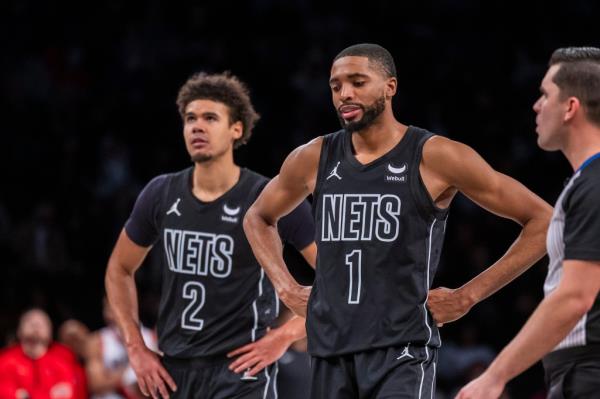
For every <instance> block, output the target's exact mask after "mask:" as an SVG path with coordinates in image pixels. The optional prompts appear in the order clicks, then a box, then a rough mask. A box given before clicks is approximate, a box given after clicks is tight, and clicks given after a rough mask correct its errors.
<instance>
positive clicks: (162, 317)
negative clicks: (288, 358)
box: [106, 73, 316, 399]
mask: <svg viewBox="0 0 600 399" xmlns="http://www.w3.org/2000/svg"><path fill="white" fill-rule="evenodd" d="M177 104H178V107H179V112H180V114H181V117H182V119H183V135H184V140H185V144H186V148H187V151H188V153H189V154H190V157H191V159H192V161H193V163H194V166H193V167H190V168H188V169H185V170H183V171H181V172H178V173H172V174H167V175H161V176H158V177H157V178H155V179H154V180H152V181H151V182H150V183H149V184H148V185H147V186H146V188H145V189H144V190H143V191H142V193H141V194H140V196H139V198H138V200H137V202H136V205H135V207H134V209H133V212H132V214H131V217H130V218H129V220H128V221H127V223H126V224H125V228H124V229H123V231H122V232H121V235H120V237H119V239H118V241H117V243H116V246H115V249H114V251H113V254H112V255H111V257H110V260H109V262H108V270H107V273H106V290H107V293H108V298H109V301H110V303H111V306H112V308H113V310H114V312H115V316H116V320H117V323H118V325H119V327H120V329H121V331H122V332H123V339H124V341H125V344H126V346H127V351H128V355H129V360H130V364H131V366H132V368H133V369H134V371H135V372H136V375H137V378H138V384H139V386H140V389H141V391H142V393H144V394H145V395H152V397H153V398H158V397H159V396H162V397H163V398H168V397H169V396H170V394H169V392H168V389H167V386H166V384H167V385H168V387H169V388H170V390H171V391H172V392H174V394H173V397H177V398H185V399H189V398H202V399H205V398H212V399H220V398H232V397H236V398H273V397H275V395H276V392H275V389H276V384H275V381H276V375H277V363H275V361H276V360H277V359H278V358H279V357H280V356H281V355H282V354H283V353H284V352H285V350H286V349H287V348H288V346H289V345H290V344H291V343H292V342H293V341H295V340H297V339H300V338H302V337H304V336H305V334H306V332H305V329H304V319H301V318H297V317H296V318H294V319H292V320H290V321H289V322H288V323H286V324H285V325H283V326H282V327H280V328H277V329H269V326H270V325H271V322H272V321H273V320H275V318H276V316H277V314H278V300H277V297H276V294H275V291H274V289H273V287H272V285H271V283H270V282H269V280H268V279H267V278H266V277H265V275H264V272H263V270H262V269H261V268H260V265H259V264H258V262H257V261H256V259H255V258H254V256H253V254H252V251H251V248H250V245H249V244H248V242H247V241H246V237H245V235H244V232H243V230H242V219H243V217H244V214H245V213H246V210H247V209H248V208H249V207H250V205H251V204H252V202H254V200H255V199H256V197H257V196H258V194H259V193H260V191H261V190H262V188H263V187H264V186H265V184H266V183H267V179H266V178H265V177H263V176H261V175H258V174H257V173H254V172H252V171H250V170H248V169H244V168H240V167H239V166H237V165H236V164H235V163H234V161H233V149H234V148H236V147H238V146H240V145H242V144H244V143H246V142H247V141H248V139H249V138H250V134H251V131H252V128H253V126H254V124H255V122H256V121H257V119H258V115H257V114H256V112H255V111H254V108H253V106H252V103H251V101H250V97H249V93H248V90H247V89H246V87H245V85H244V84H243V83H242V82H240V81H239V80H238V79H237V78H236V77H234V76H231V75H229V74H216V75H208V74H205V73H200V74H197V75H195V76H193V77H192V78H190V79H189V80H188V81H187V82H186V83H185V84H184V85H183V87H182V88H181V89H180V91H179V95H178V98H177ZM278 227H279V231H280V233H281V236H282V238H283V239H284V240H286V241H288V242H290V243H291V244H293V245H294V246H295V247H296V248H297V249H298V250H300V251H301V252H302V254H303V255H304V257H305V259H306V260H307V261H308V262H309V263H311V264H313V265H314V263H315V258H316V246H315V244H314V242H313V241H314V224H313V222H312V215H311V214H310V206H309V205H308V203H306V202H305V203H303V204H301V205H300V206H299V207H297V208H296V209H295V210H294V211H293V212H292V213H291V214H290V215H289V216H288V217H287V218H284V219H282V220H281V222H280V223H279V226H278ZM156 243H158V247H159V248H161V249H162V251H163V252H164V254H163V256H164V258H163V259H164V261H163V265H162V279H163V280H162V295H161V299H160V305H159V315H158V323H157V330H158V331H157V332H158V339H159V349H160V350H161V351H162V352H164V357H163V358H162V359H159V358H158V357H157V356H156V355H155V354H154V353H153V352H151V351H150V350H149V349H148V348H146V346H145V345H144V342H143V340H142V337H141V335H140V329H139V321H138V313H137V308H138V306H137V298H136V287H135V281H134V278H133V275H134V272H135V270H136V269H137V268H138V267H139V266H140V264H141V263H142V260H143V259H144V258H145V257H146V254H147V253H148V251H149V250H150V248H151V247H152V246H153V245H155V244H156ZM227 355H229V356H230V357H229V358H228V357H227ZM233 356H237V358H236V359H235V360H232V358H231V357H233ZM241 372H245V374H244V375H243V376H242V378H240V377H241V375H238V374H236V373H241ZM259 372H260V373H259Z"/></svg>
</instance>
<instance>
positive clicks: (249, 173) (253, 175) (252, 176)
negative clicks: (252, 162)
mask: <svg viewBox="0 0 600 399" xmlns="http://www.w3.org/2000/svg"><path fill="white" fill-rule="evenodd" d="M242 174H243V175H244V179H245V180H247V181H248V182H249V183H251V184H260V183H265V184H266V183H267V182H268V181H269V180H271V179H269V178H268V177H267V176H265V175H263V174H260V173H258V172H256V171H254V170H252V169H248V168H242Z"/></svg>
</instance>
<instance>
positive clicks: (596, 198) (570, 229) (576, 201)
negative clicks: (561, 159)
mask: <svg viewBox="0 0 600 399" xmlns="http://www.w3.org/2000/svg"><path fill="white" fill-rule="evenodd" d="M599 183H600V159H596V160H594V161H592V162H591V163H590V164H589V165H588V166H587V167H586V168H584V169H583V170H582V171H581V174H580V176H579V177H577V179H576V180H575V182H574V183H573V186H572V187H571V189H570V190H569V193H568V194H567V195H566V196H565V198H564V200H563V209H564V211H565V230H564V241H565V260H569V259H577V260H592V261H600V184H599Z"/></svg>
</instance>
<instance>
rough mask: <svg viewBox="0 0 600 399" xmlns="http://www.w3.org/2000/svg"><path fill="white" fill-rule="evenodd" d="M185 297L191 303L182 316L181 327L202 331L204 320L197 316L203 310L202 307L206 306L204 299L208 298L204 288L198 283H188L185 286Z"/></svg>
mask: <svg viewBox="0 0 600 399" xmlns="http://www.w3.org/2000/svg"><path fill="white" fill-rule="evenodd" d="M183 297H184V298H185V299H191V302H190V303H189V304H188V305H187V306H186V308H185V310H184V311H183V313H182V314H181V327H182V328H186V329H188V330H196V331H200V330H202V327H203V326H204V320H202V319H200V318H198V317H196V315H197V314H198V312H199V311H200V309H202V306H204V299H205V297H206V291H205V289H204V286H203V285H202V284H201V283H199V282H197V281H188V282H187V283H185V285H184V286H183Z"/></svg>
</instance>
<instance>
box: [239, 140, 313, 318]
mask: <svg viewBox="0 0 600 399" xmlns="http://www.w3.org/2000/svg"><path fill="white" fill-rule="evenodd" d="M321 145H322V138H320V137H319V138H317V139H314V140H312V141H311V142H309V143H308V144H305V145H303V146H300V147H298V148H297V149H295V150H294V151H293V152H292V153H291V154H290V155H289V156H288V157H287V159H286V160H285V162H284V163H283V166H282V167H281V170H280V173H279V175H278V176H276V177H275V178H273V179H272V180H271V181H270V182H269V183H268V184H267V186H266V187H265V188H264V189H263V191H262V192H261V194H260V195H259V197H258V198H257V200H256V202H255V203H254V204H253V205H252V207H250V209H249V210H248V212H246V217H245V218H244V231H245V233H246V236H247V237H248V241H249V243H250V245H251V246H252V251H253V252H254V256H256V259H257V260H258V262H259V263H260V264H261V266H262V267H263V269H265V272H266V273H267V275H268V276H269V279H270V280H271V282H272V283H273V286H274V287H275V289H276V290H277V294H278V295H279V297H280V298H281V300H282V301H283V302H284V303H285V304H286V306H288V307H289V308H290V309H291V310H292V311H293V312H294V313H296V314H297V315H299V316H302V317H304V316H305V315H306V303H307V301H308V295H309V294H310V287H303V286H301V285H299V284H298V283H297V282H296V280H294V278H293V277H292V275H291V274H290V272H289V271H288V268H287V266H286V264H285V262H284V260H283V255H282V243H281V238H280V237H279V233H278V232H277V221H278V220H279V219H280V218H281V217H282V216H284V215H286V214H288V213H289V212H291V211H292V210H293V209H294V208H295V207H296V206H298V204H300V202H301V201H302V200H304V199H305V198H306V197H307V196H308V195H309V194H310V193H312V192H313V190H314V187H315V181H316V179H317V170H318V165H319V157H320V152H321Z"/></svg>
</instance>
